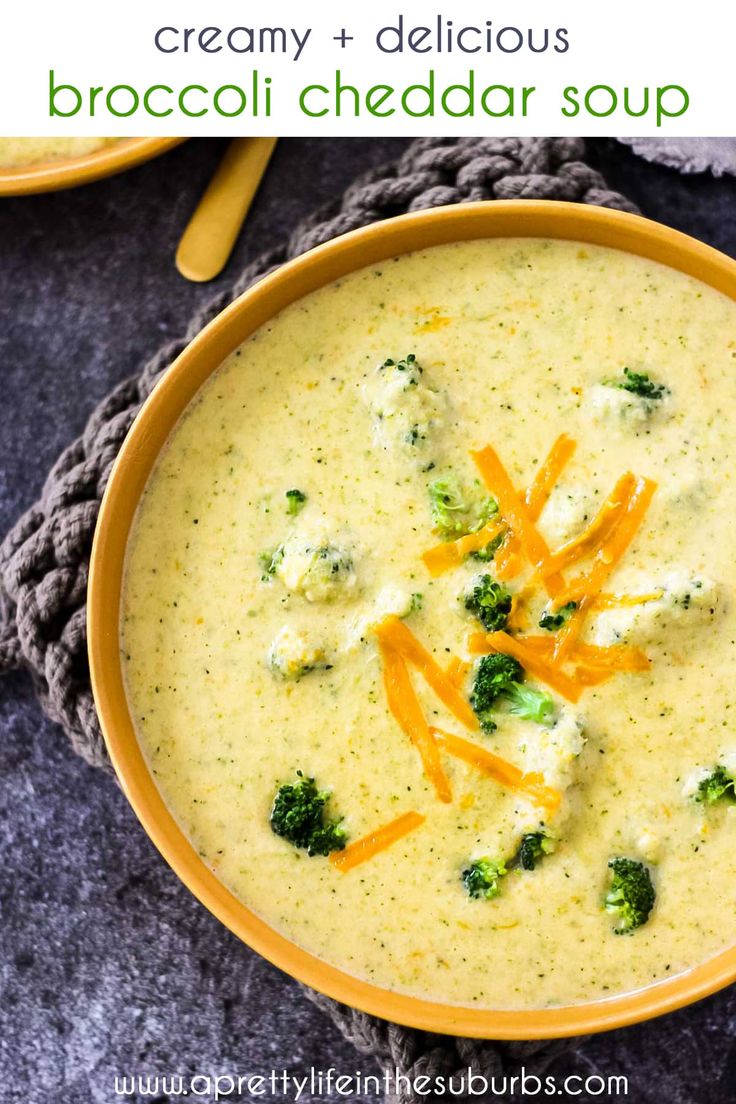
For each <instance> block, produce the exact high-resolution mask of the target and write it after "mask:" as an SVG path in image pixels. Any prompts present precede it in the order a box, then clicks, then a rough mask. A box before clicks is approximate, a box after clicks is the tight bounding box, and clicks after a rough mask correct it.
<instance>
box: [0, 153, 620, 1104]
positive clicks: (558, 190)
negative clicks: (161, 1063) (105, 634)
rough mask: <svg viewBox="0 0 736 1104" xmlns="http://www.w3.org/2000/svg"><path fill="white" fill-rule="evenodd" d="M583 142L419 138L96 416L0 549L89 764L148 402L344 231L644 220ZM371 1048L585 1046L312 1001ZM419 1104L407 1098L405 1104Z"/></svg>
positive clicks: (439, 1068) (498, 1053) (61, 708)
mask: <svg viewBox="0 0 736 1104" xmlns="http://www.w3.org/2000/svg"><path fill="white" fill-rule="evenodd" d="M584 154H585V146H584V143H583V141H582V139H578V138H505V139H496V138H478V139H475V138H474V139H469V138H468V139H459V140H456V139H437V138H431V139H424V138H423V139H419V140H418V141H416V142H414V143H412V145H411V146H410V147H409V148H408V149H407V151H406V152H405V154H404V155H403V157H402V158H401V159H400V160H399V161H398V162H397V163H396V164H393V165H389V166H386V167H384V168H382V169H379V170H375V171H373V172H371V173H370V174H369V175H367V176H365V177H362V178H361V179H360V180H358V181H356V182H355V184H353V185H352V186H351V187H350V188H349V189H348V190H347V192H346V193H345V194H344V196H343V197H342V198H341V199H340V200H339V201H338V202H336V203H335V204H333V205H331V206H330V207H329V208H327V209H324V210H322V211H320V212H318V213H317V214H316V215H314V216H313V217H312V218H310V219H308V220H306V221H305V222H304V223H302V224H301V225H300V226H298V227H297V229H296V230H295V231H294V233H293V234H292V236H291V237H290V238H289V240H288V241H286V242H283V243H282V244H281V245H280V246H278V247H277V248H276V249H274V250H273V251H272V252H270V253H268V254H266V255H265V256H262V257H260V258H259V259H258V260H257V261H255V262H254V263H252V264H250V265H249V266H248V267H247V268H246V269H245V271H244V272H242V273H241V274H240V276H239V278H238V279H237V280H236V281H235V282H234V284H233V286H232V287H230V288H228V290H227V291H223V292H221V293H220V294H219V295H218V296H217V297H216V298H215V299H213V301H212V302H210V303H209V304H208V306H207V307H206V308H205V309H204V310H203V311H201V312H200V313H199V314H197V315H196V317H194V318H193V319H192V321H191V324H190V326H189V328H188V330H187V332H186V333H185V334H184V335H183V336H182V337H181V339H180V340H178V341H174V342H171V343H170V344H168V345H166V346H164V347H163V348H162V349H159V351H158V352H157V353H156V354H155V355H154V356H153V358H152V359H151V360H149V361H148V363H147V364H145V365H144V366H143V368H142V370H141V372H140V374H139V375H137V376H135V377H133V378H131V379H129V380H126V381H125V382H123V383H122V384H120V385H119V386H118V387H116V388H115V390H114V391H113V392H112V393H111V394H110V395H109V396H108V398H107V399H105V400H104V402H102V403H101V404H100V405H99V406H98V407H97V409H96V410H95V411H94V412H93V414H92V416H91V418H90V420H89V422H88V424H87V428H86V430H85V432H84V434H83V435H82V437H80V438H79V439H78V440H77V441H75V442H74V443H73V444H72V445H70V446H69V447H68V448H67V449H66V450H65V451H64V452H63V453H62V455H61V456H60V458H59V460H58V461H57V463H56V464H55V466H54V468H53V469H52V471H51V472H50V474H49V476H48V478H47V480H46V483H45V485H44V488H43V491H42V494H41V497H40V499H39V500H38V502H36V503H35V504H34V505H33V506H32V507H31V509H30V510H29V511H28V512H27V513H26V514H25V515H24V516H23V517H22V518H21V519H20V521H19V522H18V523H17V525H16V526H15V527H14V528H13V529H12V531H11V532H10V533H9V534H8V536H7V537H6V539H5V541H4V542H3V544H2V545H0V671H3V670H10V669H12V668H16V667H27V668H28V669H29V670H30V671H31V672H32V675H33V677H34V679H35V682H36V685H37V688H38V693H39V696H40V698H41V702H42V704H43V707H44V709H45V711H46V712H47V713H48V715H49V716H50V717H51V718H52V719H53V720H55V721H58V723H59V724H60V725H61V726H62V728H63V729H64V731H65V732H66V734H67V736H68V737H69V739H70V741H71V744H72V747H73V748H74V750H75V751H76V752H77V754H79V755H81V756H82V757H83V758H84V759H86V760H87V762H89V763H91V764H93V765H94V766H98V767H102V768H103V769H106V770H110V766H109V761H108V758H107V754H106V751H105V746H104V743H103V740H102V735H101V732H100V727H99V722H98V720H97V716H96V714H95V709H94V704H93V701H92V694H91V690H90V684H89V670H88V666H87V652H86V633H85V599H86V589H87V573H88V566H89V553H90V548H91V542H92V534H93V531H94V527H95V522H96V520H97V512H98V509H99V504H100V498H101V496H102V493H103V491H104V488H105V484H106V482H107V478H108V475H109V473H110V468H111V466H112V463H113V461H114V459H115V457H116V455H117V453H118V450H119V448H120V446H121V444H122V442H123V439H124V437H125V435H126V433H127V432H128V429H129V428H130V425H131V422H132V421H133V418H134V417H135V415H136V413H137V412H138V410H139V408H140V406H141V403H142V402H143V401H144V400H145V398H146V397H147V396H148V395H149V394H150V392H151V390H152V388H153V386H154V385H155V383H156V381H157V380H158V378H159V376H160V374H161V373H162V372H163V371H165V369H166V368H167V367H168V365H169V364H170V363H171V362H172V360H173V359H174V358H175V357H176V356H177V355H178V354H179V353H180V352H181V350H182V349H183V348H184V347H185V345H187V344H188V342H189V341H190V340H191V338H192V337H193V336H194V335H195V334H196V333H197V332H198V331H199V330H200V329H201V328H202V326H203V325H204V324H205V323H206V322H208V321H209V320H210V319H211V318H213V317H214V316H215V314H217V313H218V312H219V311H220V310H222V308H223V307H224V306H225V305H226V304H227V303H228V302H230V301H231V300H232V299H233V298H234V297H235V296H236V295H238V294H240V292H241V291H243V290H244V289H245V288H247V287H248V286H249V285H251V284H252V283H254V281H256V280H258V279H259V278H260V277H262V276H263V275H264V274H265V273H266V272H268V271H269V270H270V269H272V268H274V267H275V266H277V265H279V264H281V263H283V262H284V261H285V260H287V259H289V258H290V257H295V256H297V255H298V254H300V253H303V252H304V251H305V250H307V249H309V248H311V247H312V246H315V245H318V244H319V243H321V242H325V241H328V240H329V239H330V238H333V237H335V236H336V235H338V234H342V233H345V232H346V231H348V230H354V229H356V228H357V227H360V226H366V225H367V224H369V223H372V222H376V221H378V220H380V219H384V218H388V217H391V216H393V215H398V214H402V213H404V212H406V211H416V210H420V209H422V208H426V207H436V206H440V205H442V204H448V203H465V202H469V201H472V200H490V199H538V198H544V199H565V200H572V201H577V202H581V203H590V204H595V205H598V206H604V207H615V208H618V209H619V210H625V211H634V210H635V208H634V206H633V205H632V204H631V203H629V201H628V200H627V199H625V198H624V197H623V196H621V195H619V194H618V193H616V192H612V191H609V190H608V189H607V188H606V184H605V181H604V180H603V179H602V178H601V176H600V175H599V174H598V173H597V172H595V171H594V170H593V169H591V168H590V167H589V166H588V165H586V164H585V163H584V162H583V161H582V157H583V156H584ZM305 992H307V995H308V996H309V997H310V999H311V1000H312V1001H314V1003H315V1004H317V1005H318V1006H319V1007H320V1008H322V1009H323V1010H324V1011H325V1012H327V1013H328V1014H329V1015H330V1017H331V1018H332V1019H333V1020H334V1022H335V1023H336V1024H337V1026H338V1027H339V1028H340V1030H341V1031H342V1033H343V1034H344V1035H345V1037H346V1038H348V1039H350V1040H351V1041H352V1042H353V1043H354V1044H355V1045H356V1047H358V1049H359V1050H361V1051H362V1052H364V1053H370V1054H373V1055H374V1056H375V1058H376V1059H377V1061H378V1062H379V1064H380V1065H381V1067H382V1068H383V1069H384V1070H388V1071H390V1072H391V1073H393V1071H394V1070H399V1071H400V1072H401V1073H402V1074H405V1075H409V1076H410V1077H412V1078H416V1077H418V1076H421V1075H422V1074H427V1075H430V1076H435V1075H437V1074H447V1073H451V1072H456V1071H457V1072H458V1073H460V1072H462V1071H463V1070H465V1069H466V1068H467V1067H468V1066H469V1065H470V1066H473V1068H475V1069H476V1070H478V1071H479V1072H482V1073H484V1074H485V1075H486V1076H487V1077H490V1076H491V1075H493V1074H495V1075H499V1074H501V1073H503V1072H504V1071H508V1070H509V1069H512V1068H514V1067H515V1066H516V1065H518V1063H519V1061H520V1060H522V1059H523V1060H524V1061H525V1064H526V1066H527V1068H529V1069H530V1071H531V1070H534V1072H537V1073H541V1071H542V1070H543V1069H545V1068H546V1067H547V1066H548V1064H549V1063H550V1062H551V1061H552V1060H553V1059H554V1058H555V1057H556V1056H557V1055H558V1054H559V1053H561V1052H562V1051H563V1050H565V1049H567V1048H569V1047H570V1046H571V1045H573V1043H574V1040H573V1041H569V1040H567V1041H565V1040H563V1041H556V1042H541V1043H539V1042H538V1043H517V1044H500V1043H494V1042H476V1041H473V1040H468V1039H460V1038H456V1039H450V1038H444V1037H441V1036H437V1035H428V1034H426V1033H424V1032H419V1031H412V1030H409V1029H406V1028H401V1027H398V1026H396V1025H395V1024H389V1023H386V1022H385V1021H382V1020H379V1019H376V1018H375V1017H372V1016H367V1015H365V1014H363V1013H360V1012H356V1011H354V1010H353V1009H350V1008H347V1007H345V1006H344V1005H340V1004H337V1003H336V1002H335V1001H332V1000H329V999H328V998H326V997H323V996H321V995H319V994H317V993H313V992H312V991H311V990H305ZM392 1099H396V1100H397V1101H401V1104H409V1102H410V1101H413V1100H414V1097H413V1096H412V1095H411V1094H410V1093H407V1092H406V1091H404V1090H402V1091H400V1092H399V1093H398V1095H397V1096H395V1097H392Z"/></svg>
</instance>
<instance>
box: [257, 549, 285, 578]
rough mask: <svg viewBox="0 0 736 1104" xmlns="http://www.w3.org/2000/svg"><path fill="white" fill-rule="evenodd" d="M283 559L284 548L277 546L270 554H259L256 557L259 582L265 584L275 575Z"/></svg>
mask: <svg viewBox="0 0 736 1104" xmlns="http://www.w3.org/2000/svg"><path fill="white" fill-rule="evenodd" d="M283 558H284V546H283V545H281V544H280V545H279V547H278V548H275V549H274V550H273V551H272V552H261V553H260V555H259V556H258V562H259V564H260V565H261V572H262V574H261V582H263V583H267V582H268V581H269V579H270V578H271V576H272V575H275V574H276V569H277V568H278V566H279V564H280V563H281V561H282V560H283Z"/></svg>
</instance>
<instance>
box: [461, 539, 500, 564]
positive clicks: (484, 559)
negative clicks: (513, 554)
mask: <svg viewBox="0 0 736 1104" xmlns="http://www.w3.org/2000/svg"><path fill="white" fill-rule="evenodd" d="M505 539H506V535H505V533H499V534H498V536H496V537H494V538H493V540H490V541H489V542H488V544H487V545H486V546H485V548H476V550H475V552H471V553H470V555H471V557H472V559H474V560H479V561H480V562H481V563H490V562H491V560H492V559H493V558H494V556H495V555H496V553H497V552H498V550H499V548H500V547H501V545H502V544H503V542H504V540H505Z"/></svg>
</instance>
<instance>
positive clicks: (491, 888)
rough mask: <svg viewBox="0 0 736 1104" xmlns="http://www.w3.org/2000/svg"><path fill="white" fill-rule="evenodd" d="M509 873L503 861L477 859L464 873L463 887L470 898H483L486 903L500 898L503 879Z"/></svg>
mask: <svg viewBox="0 0 736 1104" xmlns="http://www.w3.org/2000/svg"><path fill="white" fill-rule="evenodd" d="M506 873H507V870H506V865H505V863H504V862H503V861H500V862H499V861H497V860H496V859H476V860H475V861H474V862H472V863H471V864H470V866H469V867H467V869H465V870H463V872H462V880H463V885H464V886H465V888H466V890H467V891H468V896H469V897H475V898H481V897H482V898H483V899H484V900H486V901H490V900H492V899H493V898H494V897H498V895H499V893H500V892H501V884H500V883H501V878H503V877H504V875H505V874H506Z"/></svg>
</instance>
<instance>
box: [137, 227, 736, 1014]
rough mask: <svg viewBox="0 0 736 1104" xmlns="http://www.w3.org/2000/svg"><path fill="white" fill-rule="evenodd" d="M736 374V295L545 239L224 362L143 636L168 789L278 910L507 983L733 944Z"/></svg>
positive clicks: (444, 983)
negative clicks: (301, 801) (307, 801)
mask: <svg viewBox="0 0 736 1104" xmlns="http://www.w3.org/2000/svg"><path fill="white" fill-rule="evenodd" d="M735 367H736V307H735V306H734V304H733V303H732V302H731V301H730V300H728V299H727V298H725V297H724V296H722V295H720V294H719V293H717V292H715V291H713V290H712V289H710V288H708V287H706V286H704V285H702V284H700V283H698V282H697V281H695V280H693V279H691V278H689V277H686V276H684V275H681V274H679V273H677V272H675V271H672V270H669V269H667V268H665V267H662V266H660V265H658V264H655V263H653V262H650V261H647V260H643V259H638V258H634V257H632V256H629V255H627V254H625V253H620V252H616V251H612V250H606V249H602V248H596V247H592V246H587V245H586V246H581V245H578V244H575V243H567V242H552V241H544V240H522V239H519V240H499V241H492V240H491V241H480V242H471V243H464V244H457V245H448V246H442V247H438V248H433V249H430V250H427V251H424V252H417V253H414V254H412V255H409V256H406V257H402V258H400V259H397V260H393V261H387V262H385V263H382V264H377V265H375V266H374V267H372V268H367V269H365V270H363V271H360V272H358V273H356V274H354V275H352V276H350V277H348V278H346V279H343V280H341V281H339V282H337V283H335V284H333V285H331V286H329V287H326V288H324V289H322V290H320V291H318V292H316V293H314V294H312V295H309V296H307V297H306V298H305V299H303V300H301V301H300V302H298V303H296V304H294V305H293V306H291V307H290V308H288V309H287V310H284V311H283V312H282V313H281V314H280V315H279V316H278V317H277V318H275V319H274V320H273V321H272V322H271V323H270V324H268V325H266V326H264V327H263V328H262V329H260V330H259V331H258V332H257V333H256V334H254V336H253V337H252V338H251V339H250V340H248V341H247V342H246V343H245V344H244V345H243V346H242V347H241V348H240V349H238V350H237V352H235V353H234V354H233V355H232V356H231V357H230V358H229V359H228V360H227V361H226V362H225V363H224V364H223V365H222V366H221V368H220V369H219V370H218V371H217V372H216V373H215V375H214V377H213V378H212V379H211V380H210V382H209V383H208V384H207V385H206V386H205V387H204V388H203V389H202V391H201V393H200V394H199V395H198V397H197V398H196V400H195V401H194V402H193V403H192V404H191V405H190V407H189V409H188V410H187V411H186V414H185V415H184V417H183V418H182V419H181V421H180V422H179V424H178V425H177V427H176V429H175V431H174V432H173V433H172V435H171V438H170V440H169V442H168V445H167V447H166V449H165V451H164V453H163V455H162V456H161V457H160V459H159V461H158V464H157V466H156V468H155V470H154V472H153V475H152V476H151V478H150V481H149V484H148V487H147V489H146V493H145V495H144V497H143V500H142V502H141V505H140V507H139V511H138V515H137V520H136V524H135V528H134V531H133V535H132V537H131V541H130V546H129V553H128V561H127V568H126V582H125V587H124V600H123V615H122V630H121V631H122V649H123V654H124V669H125V675H126V680H127V688H128V694H129V701H130V707H131V712H132V715H133V717H134V721H135V725H136V728H137V731H138V734H139V739H140V742H141V744H142V747H143V749H144V751H145V755H146V757H147V759H148V762H149V763H150V767H151V769H152V771H153V773H154V775H155V778H156V781H157V784H158V786H159V787H160V790H161V793H162V794H163V796H164V798H165V800H166V801H167V803H168V805H169V807H170V809H171V810H172V812H173V814H174V816H175V817H176V818H177V820H178V822H179V823H180V824H181V826H182V828H183V830H184V831H185V833H186V834H187V835H188V837H189V838H190V839H191V840H192V842H193V844H194V846H195V847H196V849H197V851H198V852H199V854H200V855H201V856H202V858H203V859H204V861H205V862H206V863H207V865H208V866H209V867H210V868H211V869H212V870H213V871H214V872H215V873H216V874H217V876H218V877H219V878H220V879H221V880H222V881H223V882H224V883H225V884H226V885H227V886H229V887H230V888H231V889H232V890H233V891H234V893H235V894H237V896H238V897H240V898H241V899H242V900H243V901H244V902H245V903H246V904H247V905H248V906H249V907H250V908H251V909H253V910H254V911H255V912H256V913H257V914H258V915H259V916H261V917H263V919H264V920H266V921H267V922H268V923H269V924H271V925H272V926H273V927H274V928H276V929H278V931H280V932H282V933H284V934H285V935H286V936H288V937H289V938H290V939H291V940H293V941H295V942H296V943H297V944H299V945H300V946H301V947H303V948H306V949H307V950H308V951H310V952H313V953H314V954H315V955H317V956H319V957H321V958H323V959H325V960H326V961H327V962H329V963H331V964H333V965H335V966H337V967H340V968H342V969H344V970H345V971H347V972H348V973H350V974H352V975H354V976H356V977H358V978H361V979H365V980H368V981H370V982H373V983H375V984H377V985H380V986H382V987H386V988H389V989H392V990H397V991H400V992H403V993H409V994H414V995H417V996H421V997H425V998H431V999H438V1000H442V1001H445V1002H451V1003H457V1004H463V1005H469V1006H477V1007H487V1008H499V1007H502V1008H509V1009H523V1008H538V1007H545V1006H553V1005H559V1004H565V1003H568V1002H580V1001H583V1000H588V999H591V998H597V997H604V996H607V995H613V994H616V993H620V992H622V991H629V990H632V989H636V988H638V987H641V986H645V985H647V984H650V983H652V982H654V981H656V980H659V979H664V978H667V977H670V976H672V975H674V974H676V973H677V972H679V971H682V970H684V969H686V968H688V967H691V966H693V965H695V964H696V963H698V962H701V961H702V960H703V959H705V958H706V957H707V956H709V955H712V954H713V953H715V952H717V951H719V950H720V949H722V948H724V947H725V946H726V945H728V944H730V943H731V942H732V941H733V939H734V935H735V934H736V922H735V921H734V905H736V879H735V877H734V875H736V850H735V849H734V846H733V838H734V835H733V834H734V830H736V822H735V821H734V819H733V814H734V810H736V803H734V796H735V795H734V785H733V779H734V777H735V776H736V754H735V753H736V735H734V733H733V725H732V720H731V713H732V708H731V691H732V684H733V672H732V660H731V655H732V642H733V639H734V634H735V633H736V606H735V605H734V602H733V590H734V583H735V582H736V528H735V527H734V520H733V519H734V507H735V505H736V498H735V495H734V487H733V482H732V472H733V471H734V467H735V465H736V443H735V438H736V435H735V434H734V430H733V420H732V414H731V412H732V411H733V410H735V409H736V371H734V368H735ZM287 492H291V493H290V494H287ZM558 551H559V554H558ZM489 656H490V657H495V658H494V659H492V660H491V661H489V660H488V658H487V657H489ZM509 656H510V657H511V661H509V660H508V659H504V658H503V657H509ZM499 657H500V658H499ZM515 661H516V662H515ZM496 677H498V679H500V682H494V681H493V680H494V678H496ZM494 756H495V757H498V758H494ZM299 771H300V772H302V776H301V777H300V776H299V775H298V774H297V772H299ZM310 778H314V779H315V783H314V786H315V787H316V789H317V790H318V791H319V793H320V794H322V798H320V799H319V800H317V801H316V803H315V801H314V792H313V790H310V786H309V783H308V780H309V779H310ZM283 787H286V788H285V789H284V788H283ZM290 787H295V788H293V789H292V788H290ZM327 793H328V794H329V797H328V798H327V800H326V802H324V795H325V794H327ZM310 795H311V799H312V804H311V806H310V808H309V810H307V812H308V813H310V814H311V815H312V821H313V822H314V823H311V826H310V824H309V823H306V822H305V818H304V817H302V819H301V820H300V813H304V809H301V810H300V809H299V808H295V799H298V798H299V797H301V798H310ZM320 802H323V803H322V804H320ZM286 814H289V815H286ZM289 816H291V819H289ZM320 817H323V818H324V825H323V827H322V829H321V831H317V832H316V834H315V832H314V829H315V823H316V822H319V820H320ZM306 819H307V820H308V819H309V817H307V818H306ZM310 832H311V833H312V835H311V836H310ZM310 847H311V849H312V850H314V851H317V852H320V851H323V852H325V853H316V854H312V855H310V854H309V853H308V848H310ZM331 848H334V850H331ZM340 848H343V849H342V850H340ZM618 860H626V861H625V862H624V863H623V864H622V863H620V862H618ZM612 861H613V862H614V864H615V865H614V866H613V867H611V866H610V865H609V864H610V863H611V862H612ZM606 903H607V904H608V907H606ZM652 906H653V907H652Z"/></svg>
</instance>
